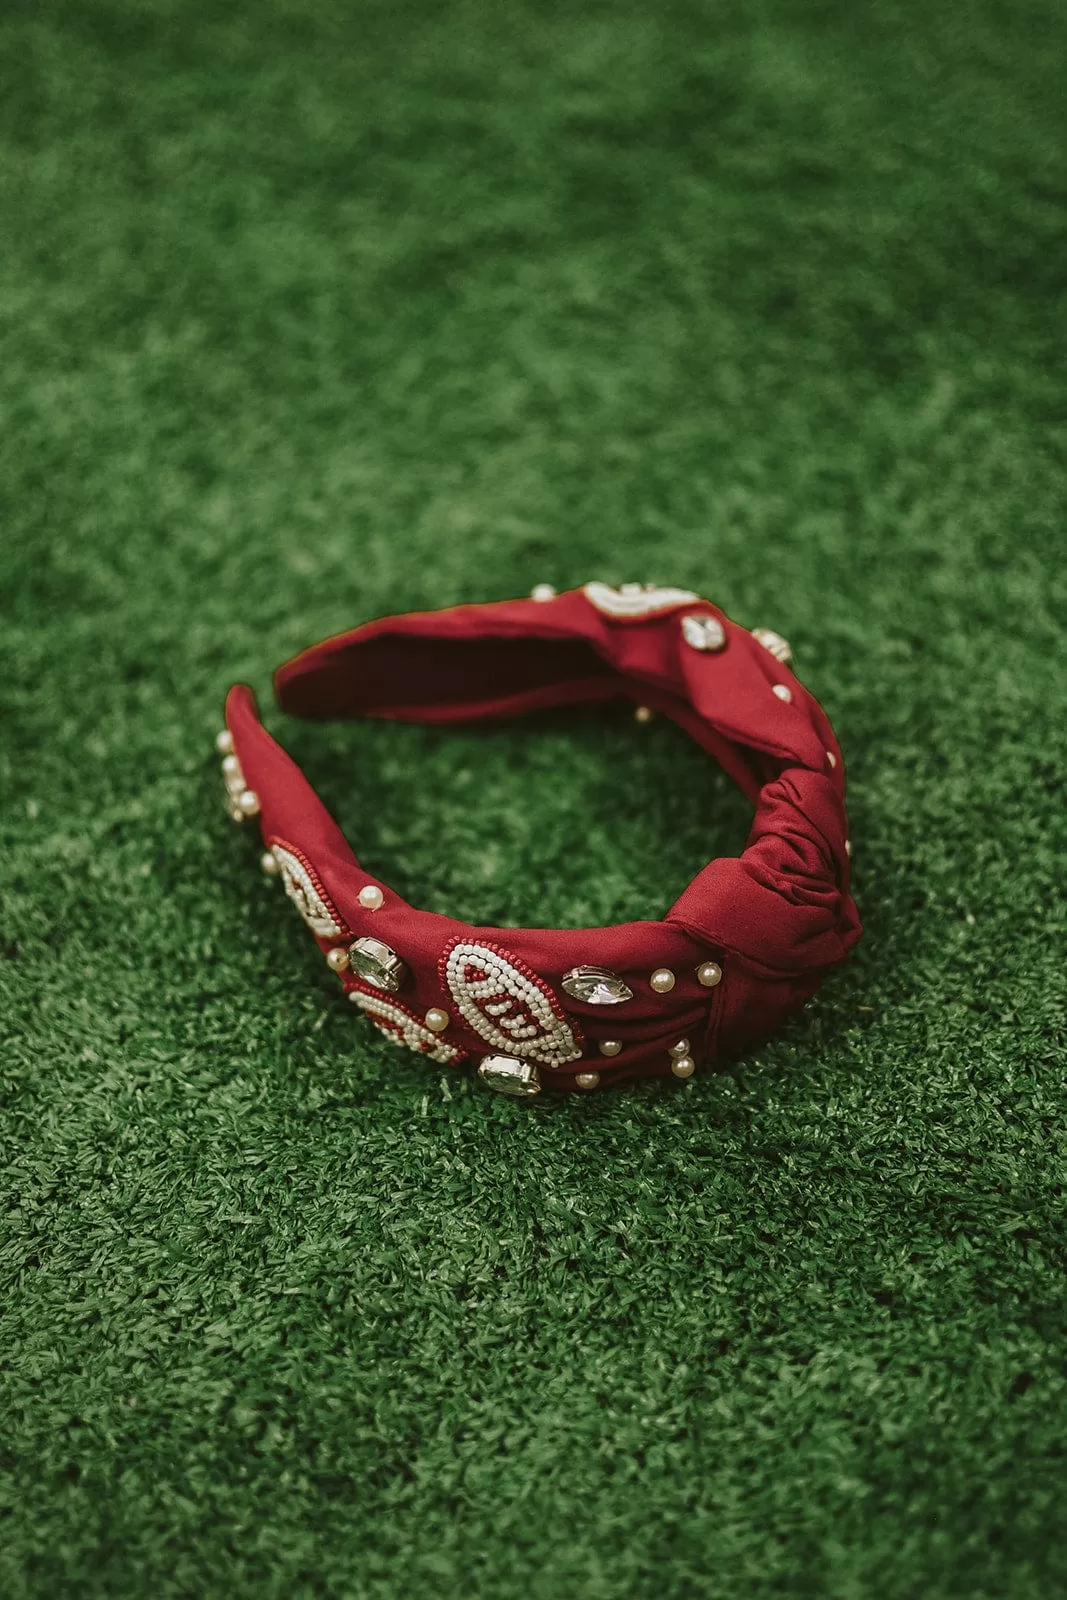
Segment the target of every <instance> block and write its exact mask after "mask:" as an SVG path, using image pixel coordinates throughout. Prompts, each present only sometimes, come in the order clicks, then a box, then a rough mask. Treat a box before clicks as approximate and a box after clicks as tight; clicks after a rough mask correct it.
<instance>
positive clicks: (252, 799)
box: [237, 789, 259, 817]
mask: <svg viewBox="0 0 1067 1600" xmlns="http://www.w3.org/2000/svg"><path fill="white" fill-rule="evenodd" d="M237 804H238V805H239V806H240V808H241V813H242V815H243V816H246V817H254V816H255V815H256V814H257V812H258V811H259V795H258V794H256V792H255V790H254V789H244V790H242V792H241V794H240V795H239V796H238V799H237Z"/></svg>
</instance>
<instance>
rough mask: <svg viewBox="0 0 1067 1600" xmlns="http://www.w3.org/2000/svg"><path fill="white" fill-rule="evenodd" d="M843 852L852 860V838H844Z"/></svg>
mask: <svg viewBox="0 0 1067 1600" xmlns="http://www.w3.org/2000/svg"><path fill="white" fill-rule="evenodd" d="M845 854H846V856H848V858H849V860H850V861H851V860H852V840H851V839H846V840H845Z"/></svg>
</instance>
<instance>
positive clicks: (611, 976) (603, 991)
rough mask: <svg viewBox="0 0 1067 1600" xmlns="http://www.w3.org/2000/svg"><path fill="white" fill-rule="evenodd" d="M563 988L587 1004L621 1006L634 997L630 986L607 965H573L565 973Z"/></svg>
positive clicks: (565, 991) (574, 997)
mask: <svg viewBox="0 0 1067 1600" xmlns="http://www.w3.org/2000/svg"><path fill="white" fill-rule="evenodd" d="M563 990H564V993H565V994H569V995H570V997H571V999H572V1000H582V1001H584V1003H585V1004H586V1005H587V1006H620V1005H622V1003H623V1001H624V1000H632V999H633V997H634V992H633V990H632V989H631V988H630V986H629V985H628V984H626V983H624V982H623V981H622V979H621V978H620V977H619V974H618V973H617V972H612V971H610V970H609V968H607V967H572V968H571V970H570V971H569V972H565V973H564V974H563Z"/></svg>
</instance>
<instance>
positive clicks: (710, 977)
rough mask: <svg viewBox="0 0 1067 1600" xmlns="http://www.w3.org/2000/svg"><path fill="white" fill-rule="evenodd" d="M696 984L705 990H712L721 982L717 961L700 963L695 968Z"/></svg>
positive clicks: (720, 972)
mask: <svg viewBox="0 0 1067 1600" xmlns="http://www.w3.org/2000/svg"><path fill="white" fill-rule="evenodd" d="M697 982H698V983H702V984H703V985H704V987H705V989H714V987H715V985H716V984H717V983H721V982H722V968H721V967H720V966H719V963H718V962H717V961H702V962H701V963H700V965H699V967H698V968H697Z"/></svg>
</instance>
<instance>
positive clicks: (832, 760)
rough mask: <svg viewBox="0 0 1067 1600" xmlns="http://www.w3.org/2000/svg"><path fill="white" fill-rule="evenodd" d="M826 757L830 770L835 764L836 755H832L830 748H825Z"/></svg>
mask: <svg viewBox="0 0 1067 1600" xmlns="http://www.w3.org/2000/svg"><path fill="white" fill-rule="evenodd" d="M826 759H827V761H828V762H829V763H830V770H831V772H832V771H833V769H834V767H836V766H837V757H836V756H835V755H834V753H833V751H832V750H827V752H826Z"/></svg>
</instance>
